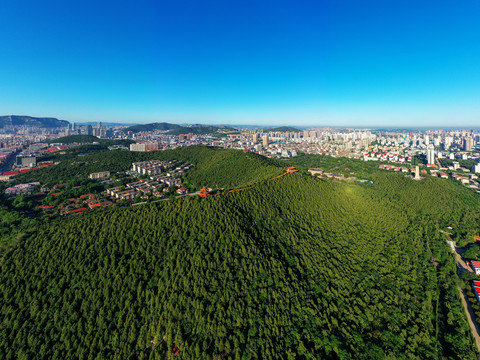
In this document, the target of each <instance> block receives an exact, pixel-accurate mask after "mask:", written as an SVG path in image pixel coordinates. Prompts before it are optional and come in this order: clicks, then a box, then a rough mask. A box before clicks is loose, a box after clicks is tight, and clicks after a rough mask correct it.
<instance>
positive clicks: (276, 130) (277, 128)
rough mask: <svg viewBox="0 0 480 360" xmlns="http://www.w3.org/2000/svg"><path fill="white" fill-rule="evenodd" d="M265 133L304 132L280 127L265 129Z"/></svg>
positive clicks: (289, 127)
mask: <svg viewBox="0 0 480 360" xmlns="http://www.w3.org/2000/svg"><path fill="white" fill-rule="evenodd" d="M264 131H267V132H286V131H290V132H300V131H302V130H299V129H297V128H294V127H291V126H279V127H274V128H269V129H264Z"/></svg>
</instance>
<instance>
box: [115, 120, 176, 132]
mask: <svg viewBox="0 0 480 360" xmlns="http://www.w3.org/2000/svg"><path fill="white" fill-rule="evenodd" d="M180 127H181V126H180V125H177V124H170V123H166V122H161V123H152V124H139V125H134V126H129V127H127V128H125V129H123V131H125V132H128V131H131V132H134V133H137V132H141V131H155V130H161V131H166V130H172V129H177V128H180Z"/></svg>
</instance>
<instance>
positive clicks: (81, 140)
mask: <svg viewBox="0 0 480 360" xmlns="http://www.w3.org/2000/svg"><path fill="white" fill-rule="evenodd" d="M134 142H135V141H133V140H127V139H122V140H110V139H100V138H98V137H96V136H92V135H69V136H63V137H60V138H56V139H53V140H50V141H49V143H50V144H58V143H60V144H92V143H99V144H102V145H107V146H110V145H124V146H127V145H130V144H132V143H134Z"/></svg>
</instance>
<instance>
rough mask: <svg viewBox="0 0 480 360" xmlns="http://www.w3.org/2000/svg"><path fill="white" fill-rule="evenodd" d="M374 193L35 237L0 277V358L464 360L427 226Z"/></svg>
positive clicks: (264, 195) (274, 191)
mask: <svg viewBox="0 0 480 360" xmlns="http://www.w3.org/2000/svg"><path fill="white" fill-rule="evenodd" d="M210 155H211V154H210ZM379 181H380V182H382V181H384V183H383V184H379V185H378V186H379V187H380V188H377V185H374V186H364V185H358V184H351V183H335V182H325V181H322V180H319V179H314V178H312V177H309V176H306V175H303V174H300V173H296V174H288V175H286V176H284V177H281V178H279V179H276V180H271V181H268V182H266V183H261V184H257V185H256V186H255V187H254V188H252V189H250V190H246V191H242V192H237V193H231V194H226V195H218V196H215V197H210V198H208V199H206V200H204V201H202V200H200V199H198V198H186V199H182V200H176V201H165V202H162V203H158V204H151V205H146V206H139V207H135V208H127V209H118V210H115V211H105V212H102V213H97V214H94V215H93V216H88V215H86V214H85V215H82V216H79V217H70V218H67V219H59V220H56V221H53V222H52V223H50V224H44V225H43V226H41V227H40V228H38V229H37V231H36V232H35V233H32V234H31V237H30V238H29V239H28V240H23V241H21V242H20V243H19V245H18V246H17V247H16V248H14V249H13V250H9V251H8V253H7V254H6V255H5V256H4V258H3V259H2V262H1V263H0V270H1V271H0V294H1V296H0V308H1V312H0V323H2V324H3V325H2V326H3V333H2V337H1V338H0V357H1V358H4V359H14V358H15V359H17V358H18V359H23V358H40V359H47V358H48V359H67V358H78V359H88V358H98V357H100V358H110V359H165V358H173V357H174V354H173V350H172V349H180V352H179V354H178V358H182V359H204V358H205V359H207V358H208V359H212V358H222V357H225V358H231V359H253V358H260V359H279V358H288V359H317V358H322V359H323V358H331V359H352V358H356V359H382V358H392V359H393V358H395V359H412V358H423V359H438V358H440V357H442V356H445V357H446V358H451V359H467V358H468V359H475V358H477V354H476V352H475V350H474V348H473V346H472V343H471V340H470V338H469V332H468V326H467V325H466V322H465V319H464V318H463V317H462V312H461V311H462V310H461V305H460V303H459V299H458V293H457V292H456V287H455V283H454V280H453V275H454V272H455V267H454V264H455V260H454V258H453V256H451V255H448V253H447V247H446V244H445V242H444V241H443V238H442V237H441V236H440V235H439V232H438V231H437V228H436V225H435V221H434V220H433V218H432V217H431V216H430V215H429V214H428V213H425V211H423V209H422V207H423V206H424V205H425V204H424V203H423V202H422V204H421V206H416V207H412V206H409V205H408V204H406V203H404V202H400V199H399V198H392V199H390V198H388V197H387V198H384V197H383V196H384V195H383V190H382V189H383V188H384V187H388V181H389V179H387V178H385V179H383V180H379ZM415 184H418V183H415ZM415 184H414V185H413V186H414V187H415V186H422V185H415ZM413 190H418V188H417V189H413ZM435 200H436V199H435ZM439 202H440V205H443V204H444V203H445V204H448V203H447V202H446V200H445V202H444V201H443V200H441V198H439ZM432 256H434V257H436V258H437V260H438V265H437V266H435V265H434V264H432V263H430V262H429V261H428V260H429V259H430V258H431V257H432Z"/></svg>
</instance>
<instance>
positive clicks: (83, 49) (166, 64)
mask: <svg viewBox="0 0 480 360" xmlns="http://www.w3.org/2000/svg"><path fill="white" fill-rule="evenodd" d="M478 14H480V2H479V1H478V0H466V1H462V2H450V1H448V2H447V1H420V2H414V1H410V0H407V1H402V2H397V3H390V2H385V1H364V2H354V1H320V2H313V1H312V2H300V3H299V2H291V1H290V2H287V1H242V2H239V1H228V0H227V1H218V2H190V1H183V2H159V1H136V2H130V1H101V2H94V1H90V0H88V1H82V2H66V1H46V2H37V1H22V0H19V1H15V2H13V1H11V2H3V3H2V4H0V51H1V52H2V54H1V56H0V114H2V115H7V114H21V115H31V116H52V117H57V118H61V119H65V120H69V121H71V122H87V121H108V122H124V123H127V122H133V123H147V122H161V121H166V122H175V123H209V124H264V125H292V126H295V125H298V126H399V127H402V126H405V127H408V126H410V127H412V126H437V127H438V126H453V127H455V126H458V127H461V126H464V127H468V126H478V125H479V124H480V46H479V44H480V27H479V26H478Z"/></svg>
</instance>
